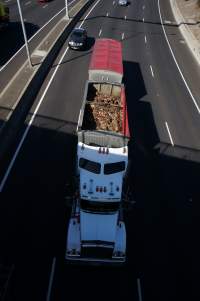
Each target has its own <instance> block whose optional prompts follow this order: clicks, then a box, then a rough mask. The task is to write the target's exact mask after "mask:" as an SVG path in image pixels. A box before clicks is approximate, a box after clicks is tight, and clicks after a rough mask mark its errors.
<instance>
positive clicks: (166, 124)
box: [165, 121, 174, 146]
mask: <svg viewBox="0 0 200 301" xmlns="http://www.w3.org/2000/svg"><path fill="white" fill-rule="evenodd" d="M165 126H166V128H167V132H168V135H169V139H170V142H171V145H172V146H174V141H173V139H172V135H171V133H170V130H169V126H168V123H167V122H166V121H165Z"/></svg>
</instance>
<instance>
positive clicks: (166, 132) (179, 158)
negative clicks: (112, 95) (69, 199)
mask: <svg viewBox="0 0 200 301" xmlns="http://www.w3.org/2000/svg"><path fill="white" fill-rule="evenodd" d="M162 9H164V14H168V16H169V15H170V9H169V7H168V6H167V5H166V2H165V1H164V0H163V1H161V13H163V12H162ZM168 16H167V17H168ZM83 27H84V28H86V29H87V31H88V34H89V36H90V39H89V46H88V49H86V50H85V51H71V50H68V51H67V52H66V54H65V55H64V57H63V60H62V62H61V64H60V65H59V68H58V70H57V72H56V75H55V77H54V79H53V81H52V82H51V80H50V79H51V77H52V75H53V72H54V71H55V70H56V67H57V66H58V62H59V60H60V58H61V56H62V54H64V52H65V50H66V48H67V43H66V44H65V45H64V47H63V49H62V50H61V52H60V55H59V57H58V58H57V60H56V62H55V63H54V66H53V68H52V70H51V72H50V74H49V76H48V77H47V78H46V81H45V82H44V85H43V87H42V89H41V91H40V92H39V94H38V97H37V99H36V101H35V103H34V106H33V108H32V110H31V112H30V116H29V117H28V118H27V121H26V123H27V124H28V122H29V121H30V117H31V116H32V114H33V112H34V111H35V109H36V108H37V105H38V104H39V102H40V100H41V97H42V103H41V105H40V107H39V109H38V111H37V113H36V117H35V119H34V121H33V123H32V125H31V126H30V128H29V132H28V134H27V136H26V139H25V141H24V143H23V144H22V147H21V149H20V150H19V153H18V155H17V158H16V160H15V163H14V166H13V168H12V169H11V172H10V173H9V176H8V178H7V181H6V182H5V185H4V187H3V191H2V193H1V195H2V198H1V202H0V206H1V208H0V209H1V210H0V221H1V230H2V231H1V242H2V246H3V247H2V248H1V257H2V258H3V259H4V260H7V261H9V262H13V263H15V265H16V269H15V275H14V277H13V278H14V279H13V284H12V285H13V289H12V291H13V300H25V299H26V300H27V299H28V300H44V299H45V297H46V293H47V290H48V286H49V279H50V274H51V271H52V261H53V258H56V262H55V269H53V272H54V273H53V284H52V287H51V300H66V299H68V298H69V296H72V297H73V299H75V300H79V299H80V298H82V299H86V298H87V300H93V299H97V300H102V299H105V300H107V299H113V300H114V299H117V300H118V299H122V300H134V301H135V300H137V301H138V300H139V293H138V285H137V279H138V278H140V279H141V288H142V297H143V300H156V301H157V300H159V301H160V300H162V301H165V300H170V301H171V300H190V299H191V295H192V291H191V286H190V285H191V269H192V251H191V245H192V238H191V236H192V235H191V232H192V231H191V230H192V217H194V216H192V203H193V201H195V200H197V199H198V197H199V195H200V194H199V188H198V182H199V181H198V177H199V173H200V163H199V162H200V155H199V149H200V139H199V130H200V115H199V113H198V110H197V109H196V107H195V105H194V103H193V100H192V99H191V97H190V95H189V93H188V89H187V87H186V85H185V84H184V83H183V80H182V78H181V76H180V72H179V71H178V69H177V66H176V64H175V62H174V59H173V57H172V55H171V52H170V50H169V47H168V44H167V42H166V39H165V36H164V33H163V28H162V26H161V22H160V15H159V9H158V1H157V0H152V1H151V2H149V1H147V0H146V1H136V0H135V1H131V3H130V5H129V6H128V7H126V8H122V7H118V6H117V5H116V2H115V1H110V0H109V1H99V2H98V4H97V5H96V6H95V8H94V9H93V10H92V11H91V13H90V14H89V16H88V17H87V20H86V21H85V22H84V24H83ZM166 30H167V33H168V34H169V28H168V27H167V28H166ZM170 30H171V29H170ZM173 35H174V36H175V38H174V39H177V36H178V35H179V33H178V29H177V28H175V27H174V28H173ZM173 35H171V34H169V38H170V41H171V40H173ZM99 36H100V37H108V38H114V39H118V40H122V45H123V60H124V73H125V77H124V82H125V85H126V95H127V103H128V111H129V112H128V113H129V121H130V128H131V135H132V139H133V142H134V143H133V149H132V150H131V152H130V156H131V159H132V168H131V176H130V184H131V187H132V191H133V196H134V199H135V201H136V204H135V206H134V208H130V209H129V210H126V211H125V219H126V226H127V238H128V242H127V243H128V250H127V256H128V260H127V265H126V266H125V267H124V268H122V269H114V270H113V269H110V268H89V267H81V268H80V267H71V266H66V265H65V264H64V251H65V241H66V228H67V222H68V219H69V214H70V211H69V209H67V208H65V204H64V195H65V184H66V183H67V182H68V181H69V179H70V177H71V176H72V174H73V172H74V161H75V160H74V159H75V154H76V136H75V130H76V125H77V120H78V114H79V110H80V106H81V102H82V96H83V92H84V83H85V80H86V79H87V76H88V75H87V71H88V64H89V59H90V54H91V49H92V45H93V43H94V38H97V37H99ZM173 41H174V40H173ZM179 47H180V45H179ZM181 49H182V48H181V47H180V52H176V58H177V61H179V62H182V60H181V59H180V55H181V54H182V52H181ZM183 54H184V57H185V61H186V62H188V61H190V60H191V59H190V53H189V52H188V51H187V49H185V48H184V50H183ZM183 54H182V55H183ZM182 64H183V62H182ZM184 68H185V69H186V67H184ZM190 69H192V64H191V65H190ZM195 70H196V69H195V68H194V69H192V72H193V73H195V72H196V71H195ZM184 74H185V73H184ZM195 74H197V73H195ZM186 75H187V74H186ZM186 77H187V76H186ZM198 81H199V78H198V76H196V79H194V81H193V82H192V91H193V86H194V87H195V88H194V91H195V92H194V95H195V99H197V102H199V99H198V98H197V97H196V91H197V90H198ZM50 82H51V84H50V86H49V88H48V90H47V92H46V93H45V94H44V92H45V88H46V87H47V85H48V84H49V83H50ZM195 83H196V85H195ZM24 130H25V126H24V128H23V129H20V132H19V137H16V145H17V140H18V139H20V136H21V135H22V134H23V131H24ZM16 145H15V144H14V145H13V150H11V152H12V151H13V152H14V150H15V148H16ZM2 178H3V175H2V174H1V179H2ZM196 212H197V211H196ZM195 217H198V213H195ZM8 238H9V239H8ZM194 283H195V281H193V284H194ZM139 301H141V300H139Z"/></svg>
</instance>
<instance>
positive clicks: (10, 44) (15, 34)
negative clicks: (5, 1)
mask: <svg viewBox="0 0 200 301" xmlns="http://www.w3.org/2000/svg"><path fill="white" fill-rule="evenodd" d="M25 27H26V34H27V39H29V38H30V37H31V36H33V35H34V33H36V32H37V31H38V29H39V27H38V26H37V25H35V24H32V23H27V22H25ZM8 36H9V38H8ZM23 45H24V37H23V33H22V27H21V23H19V22H11V23H10V24H9V26H8V27H7V28H6V29H5V30H2V31H1V47H0V66H3V65H4V64H5V63H6V62H7V61H8V60H9V59H10V58H11V57H12V56H13V55H14V54H15V53H16V52H17V51H18V50H19V49H20V47H22V46H23Z"/></svg>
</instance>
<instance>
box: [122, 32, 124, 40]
mask: <svg viewBox="0 0 200 301" xmlns="http://www.w3.org/2000/svg"><path fill="white" fill-rule="evenodd" d="M123 39H124V32H123V33H122V40H123Z"/></svg>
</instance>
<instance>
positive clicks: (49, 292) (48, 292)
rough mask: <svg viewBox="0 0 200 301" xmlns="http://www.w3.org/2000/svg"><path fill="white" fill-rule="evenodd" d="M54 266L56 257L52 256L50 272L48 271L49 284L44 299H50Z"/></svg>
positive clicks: (48, 300) (47, 300)
mask: <svg viewBox="0 0 200 301" xmlns="http://www.w3.org/2000/svg"><path fill="white" fill-rule="evenodd" d="M55 266H56V258H55V257H54V258H53V261H52V266H51V273H50V278H49V286H48V290H47V298H46V301H50V300H51V289H52V284H53V276H54V272H55Z"/></svg>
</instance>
